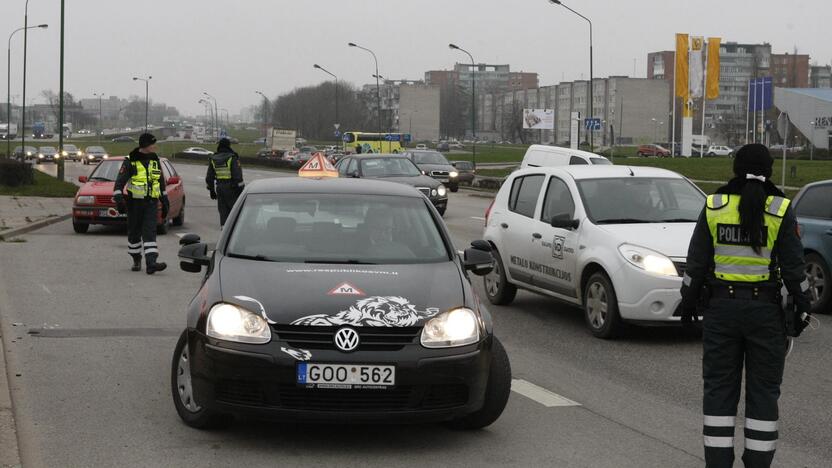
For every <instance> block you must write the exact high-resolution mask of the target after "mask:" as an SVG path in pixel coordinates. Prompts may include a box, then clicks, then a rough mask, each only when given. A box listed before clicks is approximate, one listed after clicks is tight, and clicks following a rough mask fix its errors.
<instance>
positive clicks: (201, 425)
mask: <svg viewBox="0 0 832 468" xmlns="http://www.w3.org/2000/svg"><path fill="white" fill-rule="evenodd" d="M170 385H171V392H172V396H173V405H174V406H175V407H176V412H177V413H178V414H179V417H180V418H181V419H182V421H184V422H185V424H187V425H189V426H191V427H193V428H196V429H222V428H225V427H228V426H229V425H230V424H231V423H232V422H233V418H232V417H231V416H229V415H226V414H221V413H217V412H215V411H212V410H209V409H207V408H205V407H203V406H200V405H199V403H198V401H199V397H198V396H197V395H196V394H195V393H196V391H195V389H194V387H193V380H192V377H191V354H190V349H188V331H187V330H185V331H183V332H182V335H180V336H179V341H177V342H176V348H175V349H174V351H173V362H172V363H171V373H170Z"/></svg>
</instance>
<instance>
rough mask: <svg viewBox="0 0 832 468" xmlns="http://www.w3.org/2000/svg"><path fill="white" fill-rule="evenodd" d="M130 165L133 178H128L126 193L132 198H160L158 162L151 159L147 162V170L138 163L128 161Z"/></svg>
mask: <svg viewBox="0 0 832 468" xmlns="http://www.w3.org/2000/svg"><path fill="white" fill-rule="evenodd" d="M130 164H131V165H132V166H133V176H132V177H130V184H129V185H128V186H127V191H128V192H130V194H131V195H132V196H133V198H159V197H161V196H162V190H161V188H160V185H159V179H160V178H161V177H162V170H161V169H160V168H159V161H156V160H152V159H151V160H150V161H148V162H147V169H145V166H144V164H142V163H141V162H139V161H130ZM148 187H149V189H148Z"/></svg>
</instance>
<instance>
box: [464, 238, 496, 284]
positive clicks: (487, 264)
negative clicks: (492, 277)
mask: <svg viewBox="0 0 832 468" xmlns="http://www.w3.org/2000/svg"><path fill="white" fill-rule="evenodd" d="M486 249H487V250H486ZM463 265H464V267H465V269H466V270H468V271H470V272H471V273H473V274H475V275H477V276H485V275H487V274H489V273H491V271H492V270H493V269H494V256H493V255H491V245H489V244H488V242H485V241H481V240H479V241H474V242H472V243H471V247H469V248H467V249H465V252H464V256H463Z"/></svg>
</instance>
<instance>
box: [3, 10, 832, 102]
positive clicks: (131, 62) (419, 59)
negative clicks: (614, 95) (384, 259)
mask: <svg viewBox="0 0 832 468" xmlns="http://www.w3.org/2000/svg"><path fill="white" fill-rule="evenodd" d="M24 4H25V0H0V33H2V34H4V35H3V36H2V37H4V38H8V34H10V33H11V32H12V31H13V30H14V29H16V28H18V27H21V26H22V25H23V11H24ZM567 4H568V5H570V6H571V7H572V8H574V9H576V10H578V11H580V12H581V13H583V14H584V15H585V16H587V17H589V18H590V19H592V21H593V24H594V35H595V39H594V42H595V75H596V76H607V75H611V74H615V75H630V76H633V59H636V60H637V62H636V75H635V76H639V77H644V76H646V59H647V53H648V52H651V51H656V50H671V49H672V48H673V46H674V36H673V34H674V33H676V32H690V33H692V34H696V35H703V36H718V37H722V38H723V40H724V41H726V40H727V41H737V42H769V43H771V44H772V47H773V51H774V52H775V53H783V52H787V51H788V52H791V51H792V50H793V49H794V47H797V48H798V50H799V52H800V53H808V54H810V55H811V58H812V60H813V61H814V62H818V63H821V64H828V63H830V61H832V41H830V40H829V32H830V27H831V26H832V24H830V19H832V2H830V1H829V0H791V1H785V2H784V1H775V0H756V1H753V0H730V1H729V0H699V1H695V2H694V1H688V0H629V1H622V0H571V1H568V2H567ZM66 9H67V13H66V46H65V47H66V72H65V73H66V75H65V76H66V77H65V89H66V90H67V91H69V92H71V93H72V94H73V95H75V96H76V97H78V98H83V97H92V93H93V92H103V93H106V94H107V95H118V96H121V97H128V96H130V95H140V96H142V98H143V97H144V87H143V86H142V83H140V82H134V81H132V80H131V78H132V77H133V76H134V75H139V74H143V75H152V76H153V80H152V82H151V86H150V93H151V99H152V100H155V101H162V102H165V103H167V104H170V105H174V106H176V107H178V108H179V110H180V111H182V112H184V113H186V114H201V112H202V110H201V109H202V107H201V105H200V104H198V103H197V101H198V100H199V99H200V97H201V94H202V92H203V91H207V92H209V93H211V94H213V95H214V96H216V98H217V100H218V101H219V106H220V107H221V108H223V107H224V108H227V109H228V110H229V111H230V113H232V114H234V113H236V112H238V110H239V109H240V108H241V107H243V106H248V105H251V104H253V103H255V102H258V101H257V100H258V96H257V95H255V94H254V91H255V90H262V91H263V92H265V93H266V94H267V95H269V96H270V97H273V96H277V95H279V94H280V93H283V92H285V91H288V90H291V89H292V88H294V87H298V86H304V85H310V84H314V83H317V82H320V81H324V80H326V79H327V78H328V76H326V75H324V74H323V73H322V72H321V71H319V70H315V69H313V68H312V64H313V63H319V64H320V65H322V66H324V67H326V68H328V69H329V70H330V71H332V72H333V73H335V74H337V75H339V77H340V78H341V79H344V80H347V81H350V82H353V83H356V84H363V83H366V82H370V81H371V80H372V79H371V77H370V75H371V74H372V73H373V62H372V57H371V56H370V55H369V54H367V53H366V52H363V51H361V50H358V49H353V48H348V47H347V42H350V41H352V42H356V43H358V44H360V45H363V46H365V47H368V48H371V49H373V50H374V51H375V52H376V54H377V55H378V59H379V68H380V73H381V74H382V75H383V76H386V77H388V78H394V79H402V78H407V79H422V78H423V77H424V72H425V71H426V70H429V69H447V68H451V67H452V66H453V64H454V62H455V61H467V57H465V56H463V55H462V54H461V53H460V52H455V51H452V50H449V49H448V47H447V44H448V43H449V42H454V43H457V44H459V45H460V46H462V47H464V48H466V49H468V50H469V51H470V52H471V53H472V54H473V55H474V58H475V59H476V60H477V61H478V62H488V63H508V64H510V65H511V67H512V70H514V71H536V72H538V73H539V74H540V84H541V85H549V84H555V83H557V82H560V81H562V80H564V79H565V80H573V79H580V78H581V77H582V76H584V77H586V76H588V74H589V72H588V68H589V65H588V63H589V60H588V50H587V49H588V37H587V36H588V31H587V24H586V23H585V22H584V21H583V20H581V19H580V18H578V17H577V16H575V15H573V14H572V13H570V12H569V11H567V10H565V9H563V8H561V7H558V6H555V5H551V4H549V3H548V2H547V1H546V0H477V1H473V0H408V1H403V0H337V1H336V0H236V1H228V0H132V1H130V0H66ZM59 21H60V1H59V0H30V2H29V24H30V25H31V24H38V23H48V24H49V29H47V30H39V29H35V30H30V31H29V64H28V85H27V98H29V97H31V98H33V99H35V102H44V101H43V98H42V97H41V96H40V92H41V91H42V90H44V89H54V90H57V89H58V71H59V66H58V56H59V55H58V54H59V44H60V33H59ZM22 50H23V33H22V32H20V33H18V34H16V35H15V37H14V40H13V41H12V74H13V77H12V80H11V84H12V95H13V96H14V95H17V98H13V101H15V102H17V103H20V100H21V98H20V94H21V89H22V86H21V81H22V80H21V78H22V60H23V59H22V57H23V55H22ZM4 75H5V74H4ZM4 75H3V76H2V78H3V79H2V80H0V81H2V82H3V84H4V85H5V79H4ZM4 87H5V86H4ZM1 100H2V101H5V97H3V98H2V99H1ZM27 101H30V99H27Z"/></svg>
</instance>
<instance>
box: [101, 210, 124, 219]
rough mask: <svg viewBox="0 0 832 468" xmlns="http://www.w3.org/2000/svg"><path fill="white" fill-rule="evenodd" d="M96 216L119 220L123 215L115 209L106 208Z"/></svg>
mask: <svg viewBox="0 0 832 468" xmlns="http://www.w3.org/2000/svg"><path fill="white" fill-rule="evenodd" d="M98 216H100V217H102V218H120V217H122V216H124V215H122V214H120V213H119V212H118V211H116V209H115V208H108V209H106V210H99V211H98Z"/></svg>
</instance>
